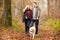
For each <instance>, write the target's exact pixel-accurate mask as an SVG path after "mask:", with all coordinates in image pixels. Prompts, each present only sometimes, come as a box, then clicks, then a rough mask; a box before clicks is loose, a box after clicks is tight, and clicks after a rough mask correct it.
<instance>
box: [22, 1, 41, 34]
mask: <svg viewBox="0 0 60 40" xmlns="http://www.w3.org/2000/svg"><path fill="white" fill-rule="evenodd" d="M23 12H24V14H23V22H24V23H25V32H26V34H27V33H28V32H29V26H30V24H31V22H32V25H33V23H35V28H36V34H38V24H39V18H40V12H41V11H40V8H39V7H38V6H37V3H36V2H33V7H32V9H30V6H29V5H27V6H26V7H25V9H24V10H23ZM32 25H31V26H32Z"/></svg>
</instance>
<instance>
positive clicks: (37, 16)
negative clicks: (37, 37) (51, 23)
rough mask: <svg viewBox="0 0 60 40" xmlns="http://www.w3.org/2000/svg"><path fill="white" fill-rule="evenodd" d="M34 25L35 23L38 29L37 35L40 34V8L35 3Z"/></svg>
mask: <svg viewBox="0 0 60 40" xmlns="http://www.w3.org/2000/svg"><path fill="white" fill-rule="evenodd" d="M32 10H33V19H32V20H33V23H35V27H36V33H35V34H38V24H39V18H40V8H39V7H38V6H37V3H36V2H34V3H33V9H32Z"/></svg>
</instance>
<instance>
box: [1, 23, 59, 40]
mask: <svg viewBox="0 0 60 40" xmlns="http://www.w3.org/2000/svg"><path fill="white" fill-rule="evenodd" d="M20 30H22V31H20ZM20 30H17V29H15V28H13V27H2V26H1V27H0V40H31V39H30V37H28V36H26V35H25V32H24V27H23V25H22V29H20ZM57 31H58V30H55V29H52V28H50V27H48V26H43V25H42V24H39V30H38V35H37V36H35V39H34V40H60V31H58V33H57Z"/></svg>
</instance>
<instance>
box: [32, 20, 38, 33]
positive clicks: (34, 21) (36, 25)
mask: <svg viewBox="0 0 60 40" xmlns="http://www.w3.org/2000/svg"><path fill="white" fill-rule="evenodd" d="M32 21H33V22H32V24H34V23H35V28H36V33H35V34H38V24H39V20H32Z"/></svg>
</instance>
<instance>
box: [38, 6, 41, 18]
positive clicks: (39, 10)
mask: <svg viewBox="0 0 60 40" xmlns="http://www.w3.org/2000/svg"><path fill="white" fill-rule="evenodd" d="M40 14H41V9H40V8H39V7H38V18H40Z"/></svg>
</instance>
